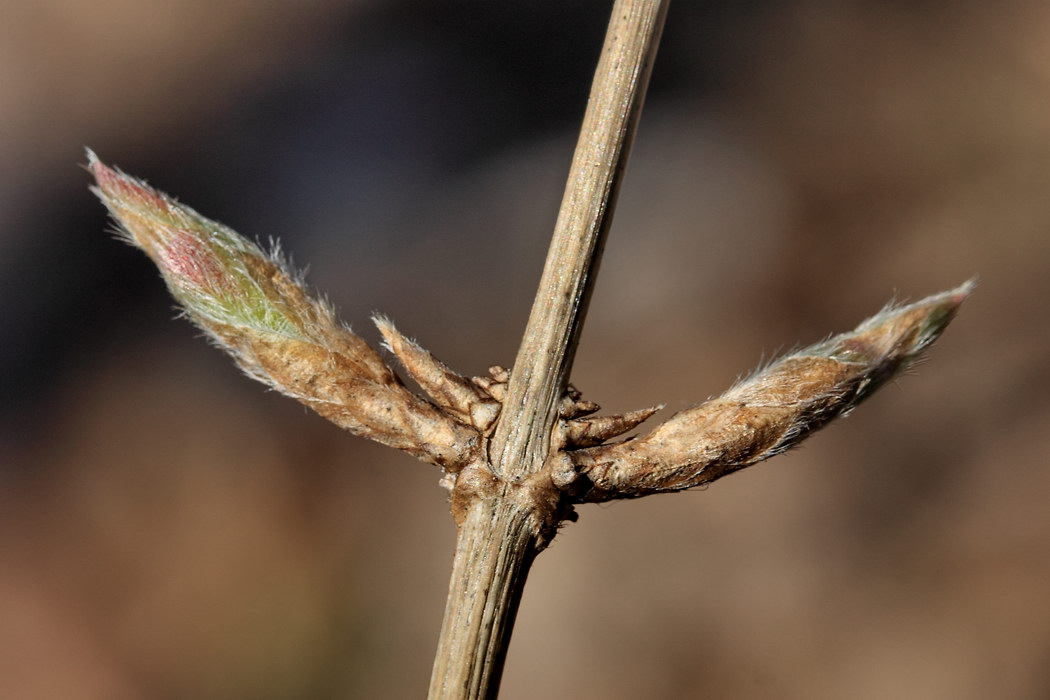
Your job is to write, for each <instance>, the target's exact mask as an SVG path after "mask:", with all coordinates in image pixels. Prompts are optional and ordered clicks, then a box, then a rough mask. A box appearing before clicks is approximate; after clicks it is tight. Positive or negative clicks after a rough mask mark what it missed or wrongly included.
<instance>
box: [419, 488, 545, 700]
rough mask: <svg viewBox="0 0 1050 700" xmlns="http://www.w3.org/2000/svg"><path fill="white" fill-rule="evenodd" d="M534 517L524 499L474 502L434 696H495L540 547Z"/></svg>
mask: <svg viewBox="0 0 1050 700" xmlns="http://www.w3.org/2000/svg"><path fill="white" fill-rule="evenodd" d="M529 520H530V519H529V514H528V512H526V511H523V510H522V509H521V507H520V506H519V505H517V504H514V503H511V502H509V501H506V500H500V499H492V500H481V501H478V502H476V503H475V504H474V506H473V507H472V508H471V509H470V511H469V512H468V514H467V517H466V519H465V520H464V522H463V523H462V525H461V526H460V530H459V532H460V536H459V539H458V541H457V543H456V557H455V561H454V563H453V567H452V580H451V581H450V582H449V591H448V599H449V605H448V606H447V607H446V608H445V619H444V622H443V623H442V628H441V645H440V646H439V652H440V653H439V654H438V655H437V657H436V658H435V660H434V671H433V674H432V675H431V678H430V695H429V697H430V698H449V699H451V698H494V697H496V693H497V692H498V690H499V681H500V675H501V673H502V671H503V659H504V658H505V655H506V646H507V641H508V640H509V639H510V628H511V627H512V626H513V624H514V616H515V614H516V612H517V608H518V601H519V600H520V599H521V590H522V588H523V587H524V585H525V579H526V577H527V576H528V571H529V567H530V566H531V564H532V560H533V557H535V555H536V551H537V550H536V547H535V541H534V537H535V535H534V533H533V530H532V527H531V526H530V522H529ZM453 601H455V602H456V604H455V605H453V604H452V602H453Z"/></svg>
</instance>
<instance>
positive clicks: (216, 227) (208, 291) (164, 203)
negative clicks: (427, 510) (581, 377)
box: [88, 151, 479, 471]
mask: <svg viewBox="0 0 1050 700" xmlns="http://www.w3.org/2000/svg"><path fill="white" fill-rule="evenodd" d="M88 167H89V168H90V170H91V172H92V174H94V176H95V179H96V181H97V183H98V186H97V187H94V188H92V189H93V191H94V192H95V194H96V195H98V197H99V199H101V200H102V202H103V203H104V204H105V205H106V207H107V208H108V209H109V211H110V214H112V216H113V218H114V220H115V221H116V222H117V224H118V227H119V231H120V235H121V237H122V238H123V239H124V240H125V241H127V242H128V243H130V244H131V245H133V246H135V247H137V248H140V249H141V250H142V251H143V252H145V253H146V255H148V256H149V257H150V259H151V260H153V262H154V263H156V265H157V267H158V268H159V269H160V273H161V276H162V277H163V278H164V281H165V282H166V283H167V285H168V289H169V290H171V293H172V295H173V296H174V297H175V298H176V299H177V300H178V301H179V303H180V304H181V305H182V308H183V310H184V311H185V314H186V316H187V317H188V318H190V320H192V321H193V322H194V323H196V324H197V325H198V326H200V328H201V329H203V330H204V331H205V332H206V333H207V334H208V336H209V337H210V338H211V339H212V340H214V341H215V342H216V344H218V345H219V346H220V347H222V348H223V349H225V350H226V351H227V352H229V353H230V354H231V355H232V356H233V358H234V360H235V361H236V362H237V364H238V365H239V366H240V367H241V369H243V370H244V371H245V372H246V373H247V374H248V375H249V376H251V377H254V378H255V379H258V380H259V381H261V382H264V383H265V384H268V385H269V386H271V387H273V388H274V389H277V390H278V391H280V392H282V393H284V394H287V395H289V396H292V397H294V398H296V399H298V400H299V401H301V402H302V403H304V404H306V405H307V406H309V407H310V408H312V409H314V410H315V411H316V412H317V413H319V414H320V415H322V416H324V417H325V418H327V419H329V420H331V421H332V422H333V423H335V424H336V425H338V426H340V427H342V428H345V429H347V430H349V431H351V432H353V433H355V434H357V435H361V436H363V437H367V438H371V439H373V440H376V441H377V442H381V443H383V444H385V445H389V446H391V447H397V448H399V449H402V450H405V451H406V452H409V453H411V454H413V455H415V456H417V457H419V458H420V459H422V460H424V461H427V462H431V463H434V464H438V465H440V466H442V467H444V468H445V469H446V470H449V471H457V470H459V469H461V468H462V467H463V466H464V465H465V464H468V463H470V462H472V461H473V460H474V459H475V457H476V451H477V449H478V443H479V435H478V432H477V431H476V430H475V429H474V428H472V427H470V426H468V425H465V424H464V423H462V422H460V421H457V420H455V419H454V418H453V417H451V416H450V415H448V414H447V413H445V412H443V411H441V410H439V409H438V408H436V407H435V406H433V405H432V404H430V403H428V402H426V401H424V400H422V399H420V398H419V397H417V396H415V395H414V394H412V393H411V392H409V391H408V390H407V389H406V388H405V387H404V386H403V385H402V384H401V382H400V380H399V379H398V377H397V375H396V374H395V373H394V372H393V371H392V370H391V369H390V368H389V367H388V366H387V365H386V363H385V362H384V361H383V359H382V358H381V357H380V356H379V354H378V353H377V352H376V351H375V350H373V349H372V348H371V347H369V345H368V344H367V343H366V342H365V341H364V340H362V339H361V338H360V337H358V336H357V335H355V334H354V333H352V332H351V331H350V329H349V328H347V327H346V326H344V325H343V324H341V323H339V322H338V321H337V320H336V318H335V314H334V312H333V310H332V308H331V306H329V305H328V304H327V303H325V302H324V301H321V300H318V299H315V298H313V297H312V296H310V294H309V293H308V292H307V291H306V288H305V286H304V284H303V281H302V279H301V277H300V276H299V275H296V274H295V273H293V272H292V271H291V270H290V269H289V267H288V265H287V264H286V263H285V261H284V259H283V258H282V257H281V255H280V254H279V252H278V251H277V250H276V249H275V250H274V251H273V252H271V253H269V254H268V253H265V252H263V250H262V249H260V248H259V246H257V245H256V244H255V243H252V242H251V241H249V240H247V239H245V238H244V237H242V236H240V235H238V234H237V233H236V232H234V231H233V230H231V229H229V228H227V227H226V226H223V225H222V224H220V223H218V222H215V221H211V220H210V219H207V218H205V217H203V216H201V215H200V214H198V213H197V212H196V211H194V210H193V209H190V208H189V207H187V206H184V205H182V204H179V203H178V202H176V201H175V200H174V199H172V198H170V197H168V196H167V195H165V194H163V193H161V192H158V191H156V190H154V189H152V188H151V187H149V186H148V185H147V184H146V183H144V182H142V181H141V180H137V179H135V178H133V177H131V176H129V175H126V174H124V173H122V172H120V171H119V170H115V169H113V168H109V167H107V166H106V165H104V164H103V163H102V162H101V161H99V159H98V158H97V157H96V156H95V154H94V153H92V152H91V151H88Z"/></svg>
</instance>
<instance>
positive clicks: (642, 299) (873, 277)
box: [0, 0, 1050, 700]
mask: <svg viewBox="0 0 1050 700" xmlns="http://www.w3.org/2000/svg"><path fill="white" fill-rule="evenodd" d="M608 9H609V3H607V2H596V1H590V0H588V1H586V2H572V3H566V2H560V1H556V0H547V1H542V2H528V3H515V4H509V3H488V2H480V1H477V2H464V1H460V2H443V3H436V2H435V3H423V2H398V1H395V0H370V1H358V2H336V1H335V0H307V1H304V2H297V3H291V2H275V1H272V0H208V1H203V0H180V1H179V2H177V3H176V2H149V3H132V2H121V1H119V0H95V1H94V2H92V3H85V2H82V1H80V0H48V1H45V2H27V1H22V2H18V1H17V0H7V1H6V2H4V3H3V4H2V5H0V318H2V320H3V328H4V330H3V333H2V335H0V360H2V367H3V374H2V381H3V386H2V392H3V401H2V404H0V410H2V421H0V426H2V427H0V431H2V432H0V697H3V698H19V699H28V700H38V699H40V700H43V699H47V700H51V699H62V700H81V699H85V700H86V699H96V698H97V699H99V700H103V699H104V700H132V699H144V700H145V699H149V700H155V699H157V700H165V699H177V698H195V699H211V698H215V699H223V700H225V699H227V698H245V699H249V698H250V699H253V700H254V699H274V700H277V699H282V700H283V699H288V700H291V699H304V698H309V699H317V700H322V699H324V700H327V699H329V698H393V699H396V698H410V697H422V696H423V695H424V694H425V689H426V684H427V679H428V676H429V671H430V663H431V654H432V651H433V647H434V643H435V640H436V637H437V632H438V628H439V625H440V620H441V614H442V608H443V604H444V597H445V590H446V584H447V576H448V571H449V565H450V563H451V555H452V546H453V538H454V532H453V526H452V523H451V521H450V519H449V517H448V514H447V506H446V504H445V493H444V492H443V491H442V490H441V489H439V488H438V486H437V480H438V476H439V475H438V474H437V473H436V472H435V470H434V469H433V468H432V467H428V466H426V465H423V464H422V463H417V462H415V461H413V460H412V459H411V458H409V457H406V456H404V455H401V454H400V453H395V452H392V451H389V450H386V449H383V448H380V447H378V446H376V445H373V444H371V443H367V442H365V441H363V440H360V439H357V438H354V437H352V436H350V435H348V434H346V433H343V432H341V431H339V430H338V429H337V428H335V427H333V426H331V425H329V424H327V423H326V422H325V421H323V420H322V419H320V418H317V417H316V416H314V415H312V414H309V413H308V412H307V411H306V410H305V409H303V408H302V407H301V406H299V405H298V404H297V403H295V402H294V401H291V400H289V399H286V398H283V397H281V396H278V395H276V394H274V393H272V392H267V391H265V390H264V389H263V387H262V386H261V385H258V384H255V383H253V382H251V381H249V380H248V379H246V378H245V377H243V376H241V375H240V374H239V373H238V372H237V371H236V370H235V369H234V368H233V367H232V365H231V364H230V363H229V362H228V361H227V360H226V359H225V358H224V357H223V356H222V355H221V354H220V353H219V352H217V351H216V350H214V349H213V348H210V347H208V346H207V344H206V343H205V342H203V341H202V340H201V339H200V338H199V337H198V335H199V334H198V332H197V331H195V330H194V329H193V328H192V327H191V326H190V325H189V324H187V323H186V322H184V321H179V320H173V317H174V316H175V312H174V310H173V309H172V302H171V300H170V299H169V297H168V296H167V294H166V292H165V291H164V289H163V285H162V284H161V282H160V281H159V279H158V278H157V276H156V274H155V272H154V270H153V269H152V267H151V265H150V264H149V263H148V261H147V260H146V258H145V257H144V256H143V255H141V254H140V253H138V252H137V251H135V250H133V249H131V248H129V247H127V246H124V245H121V244H120V243H118V242H116V241H115V240H113V239H112V237H111V236H110V235H109V234H108V233H107V228H108V224H107V221H106V217H105V214H104V211H103V208H102V207H101V205H100V204H99V203H98V202H97V201H95V200H94V198H93V197H92V196H91V195H90V194H89V193H88V191H87V185H88V182H89V178H88V175H87V173H85V172H84V171H83V170H82V169H81V168H79V167H78V165H77V164H78V163H83V162H84V160H85V158H84V155H83V150H82V149H83V148H84V146H90V147H92V148H93V149H95V150H96V151H97V152H98V153H99V155H100V157H101V158H102V159H103V160H105V161H107V162H110V163H114V164H116V165H119V166H120V167H122V168H124V169H125V170H127V171H128V172H130V173H133V174H136V175H138V176H141V177H144V178H147V179H148V180H149V181H150V182H151V183H152V184H154V185H156V186H157V187H159V188H161V189H163V190H165V191H168V192H170V193H172V194H175V195H177V196H178V197H180V198H181V199H182V200H183V201H185V202H187V203H189V204H190V205H191V206H193V207H195V208H197V209H199V210H200V211H202V212H203V213H205V214H206V215H208V216H211V217H213V218H216V219H219V220H221V221H223V222H224V223H227V224H229V225H231V226H233V227H234V228H236V229H237V230H239V231H241V232H242V233H245V234H247V235H249V236H253V237H257V238H259V239H262V240H265V239H267V238H269V237H271V236H272V237H279V238H280V239H281V241H282V242H283V243H284V246H285V248H286V249H287V250H288V251H290V252H291V254H292V255H293V257H294V260H295V261H296V263H297V264H299V265H307V264H308V265H309V267H310V277H309V280H310V282H311V283H312V284H314V285H316V286H317V287H318V288H319V289H321V290H323V291H324V292H326V293H327V294H328V295H329V296H330V297H331V299H332V300H333V301H334V302H335V303H336V304H337V305H338V307H339V308H340V310H341V313H342V315H343V317H344V318H345V319H346V320H347V321H349V322H350V323H352V324H353V325H354V326H355V328H357V329H358V330H359V331H360V332H361V333H362V334H364V335H365V337H367V338H368V339H370V340H372V341H375V340H376V337H377V334H376V332H375V331H374V330H373V329H372V328H371V327H370V324H369V323H368V320H367V319H368V315H369V313H370V312H371V311H373V310H381V311H383V312H384V313H387V314H389V315H390V316H392V317H393V318H394V319H395V320H396V321H397V322H398V325H399V326H400V327H401V328H402V329H403V330H404V331H405V332H407V333H409V334H410V335H413V336H415V337H418V338H419V339H420V340H421V341H422V342H423V344H425V345H426V346H427V347H429V348H430V349H431V350H433V351H434V352H435V353H436V354H437V355H438V356H439V357H441V358H442V359H444V360H445V361H446V362H448V363H449V364H451V365H452V366H453V367H456V368H457V369H459V370H460V371H462V372H464V373H474V374H477V373H481V372H483V370H484V368H485V367H487V366H488V365H490V364H494V363H501V364H510V363H511V361H512V360H513V357H514V351H515V348H516V346H517V343H518V339H519V334H520V333H521V330H522V328H523V325H524V322H525V318H526V316H527V313H528V308H529V305H530V302H531V296H532V291H533V286H534V285H535V283H536V281H537V279H538V277H539V273H540V267H541V265H542V261H543V257H544V254H545V250H546V243H547V238H548V235H549V232H550V230H551V228H552V226H553V223H554V218H555V214H556V211H557V206H558V202H559V198H560V192H561V188H562V184H563V180H564V177H565V173H566V170H567V167H568V163H569V159H570V156H571V151H572V147H573V144H574V142H575V133H576V129H577V125H578V122H579V120H580V117H581V116H582V113H583V109H584V105H585V101H586V95H587V90H588V87H589V82H590V76H591V72H592V70H593V67H594V65H595V62H596V60H597V56H598V51H599V47H600V43H601V38H602V34H603V32H604V25H605V22H606V19H607V13H608ZM1048 231H1050V5H1048V4H1047V3H1044V2H1039V1H1036V0H1033V1H1031V2H1026V1H1025V0H1006V2H1001V3H987V2H977V1H976V0H973V1H970V0H954V1H948V0H926V1H924V2H911V3H908V2H886V1H884V0H878V1H877V0H866V1H865V0H850V1H845V2H843V1H841V0H840V1H837V2H831V1H830V0H829V1H822V0H797V1H793V2H792V1H786V0H781V1H773V0H751V1H750V2H730V1H729V0H720V1H714V0H710V1H707V2H687V1H684V0H677V2H676V3H673V4H672V7H671V11H670V16H669V19H668V26H667V30H666V32H665V35H664V44H663V46H662V48H661V52H660V55H659V58H658V60H657V63H656V69H655V73H654V76H653V81H652V90H651V96H650V99H649V101H648V104H647V107H646V113H645V117H644V118H643V120H642V124H641V128H640V131H639V135H638V140H637V144H636V149H635V153H634V156H633V159H632V163H631V168H630V169H629V171H628V175H627V178H626V181H625V183H624V188H623V195H622V197H621V200H620V205H619V209H618V215H617V218H616V222H615V224H614V225H613V229H612V232H611V234H610V238H609V243H608V246H607V252H606V257H605V261H604V264H603V267H602V274H601V277H600V279H599V281H598V285H597V288H596V292H595V295H594V301H593V304H592V307H591V312H590V315H589V318H588V324H587V327H586V329H585V332H584V336H583V343H582V346H581V348H580V352H579V355H578V358H577V362H576V368H575V371H574V373H573V380H574V382H575V384H576V385H577V386H579V387H580V388H582V389H583V390H584V392H585V395H586V396H587V397H588V398H590V399H593V400H597V401H599V402H600V403H602V404H603V406H604V407H605V408H606V409H607V410H625V409H633V408H639V407H642V406H648V405H651V404H654V403H659V402H665V403H667V404H668V407H669V410H668V412H666V414H669V413H670V411H673V410H678V409H680V408H682V407H685V406H688V405H690V404H691V403H694V402H696V401H698V400H701V399H703V398H705V397H707V396H709V395H712V394H716V393H718V392H720V391H721V390H723V389H724V388H726V387H727V386H728V385H729V384H730V383H731V382H732V381H733V380H734V378H735V377H736V376H737V375H739V374H741V373H744V372H746V371H747V370H749V369H750V368H752V367H753V366H755V365H756V364H757V363H758V362H759V361H760V360H761V359H762V358H763V357H766V358H769V357H770V356H771V355H772V354H774V353H776V352H777V351H779V350H784V349H788V348H790V347H792V346H794V345H796V344H798V343H808V342H812V341H815V340H817V339H819V338H821V337H822V336H824V335H825V334H827V333H828V332H831V331H841V330H845V329H847V328H850V327H852V326H853V325H854V324H855V323H856V322H858V321H859V320H861V319H862V318H863V317H865V316H866V315H868V314H870V313H872V312H874V311H876V310H878V308H879V307H880V306H881V305H882V304H883V303H884V302H885V301H886V300H887V299H889V298H890V297H891V296H893V295H895V294H896V295H897V296H898V298H904V299H908V298H910V299H915V298H918V297H920V296H923V295H926V294H929V293H933V292H936V291H939V290H942V289H945V288H949V287H952V286H955V285H957V284H959V283H960V282H962V281H964V280H965V279H967V278H969V277H970V276H972V275H974V274H980V276H981V285H980V287H979V288H978V290H977V292H976V294H975V295H974V297H973V298H972V299H971V300H970V301H969V302H968V303H967V305H966V306H965V308H964V309H963V311H962V313H961V315H960V317H959V318H958V319H957V321H956V323H955V325H953V326H952V328H950V329H949V330H948V332H947V334H946V337H945V338H944V340H943V341H942V343H941V344H940V345H939V346H937V347H936V348H935V349H934V351H933V353H932V360H931V362H930V363H929V364H927V365H925V366H924V367H922V368H921V369H920V370H919V371H918V372H916V373H915V374H916V375H917V376H911V377H906V378H903V379H902V380H900V381H899V382H898V383H897V385H896V386H890V387H888V388H887V389H886V390H884V391H883V392H882V393H881V394H880V395H878V396H877V397H875V398H874V399H872V400H871V401H870V402H869V403H868V404H866V405H865V406H863V407H862V408H860V409H859V410H858V411H857V412H856V413H855V414H853V416H851V417H850V418H849V419H848V420H846V421H844V422H842V423H841V424H838V425H835V426H833V427H832V428H830V429H829V430H828V431H827V432H826V433H825V434H822V435H820V436H818V437H816V438H814V439H813V440H812V441H811V442H809V443H807V446H806V447H805V448H804V449H802V450H799V451H796V452H793V453H791V454H789V455H787V456H784V457H780V458H777V459H776V460H775V461H773V462H771V463H768V464H763V465H759V466H757V467H755V468H753V469H750V470H747V471H745V472H743V473H741V474H738V475H735V476H733V477H731V478H728V479H726V480H724V481H721V482H718V483H717V484H715V485H713V486H712V487H711V488H710V489H707V490H704V491H696V492H690V493H686V494H682V495H676V496H657V497H653V498H648V499H643V500H641V501H636V502H626V503H621V504H615V505H612V506H607V507H593V506H592V507H584V508H582V509H581V511H582V512H581V519H580V522H579V523H576V524H573V525H569V526H567V527H566V528H564V530H563V532H562V533H561V535H560V536H559V538H558V540H557V541H556V542H555V543H554V545H553V547H552V548H551V549H550V550H549V551H548V552H546V553H544V554H543V555H542V556H541V557H540V559H539V560H538V562H537V564H536V566H535V568H534V571H533V574H532V577H531V579H530V582H529V586H528V588H527V590H526V594H525V598H524V601H523V604H522V609H521V614H520V617H519V620H518V624H517V628H516V632H515V637H514V641H513V644H512V646H511V652H510V656H509V660H508V663H507V669H506V674H505V678H504V684H503V695H502V697H504V698H507V699H527V698H534V697H550V698H595V699H597V698H602V699H616V698H638V697H646V698H667V699H673V698H691V697H697V698H699V697H707V698H778V699H784V698H806V699H811V698H828V699H832V698H843V697H849V698H854V699H857V698H859V699H862V700H863V699H867V698H872V699H875V698H880V699H881V698H888V697H894V698H921V699H923V700H935V699H939V698H944V699H949V698H950V699H952V700H960V699H963V700H965V699H968V698H973V699H982V700H983V699H984V698H990V697H996V698H1033V699H1034V698H1046V697H1048V696H1050V508H1048V507H1047V505H1046V500H1047V496H1048V494H1050V470H1048V469H1047V463H1048V461H1050V420H1048V418H1050V410H1048V409H1050V398H1048V397H1050V392H1048V391H1047V388H1048V379H1050V376H1048V370H1047V366H1048V365H1047V363H1046V361H1045V355H1046V348H1047V346H1048V343H1050V326H1048V324H1047V305H1046V302H1047V301H1048V294H1047V281H1046V278H1047V267H1048V262H1050V243H1048V236H1047V232H1048ZM666 414H665V415H666Z"/></svg>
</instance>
